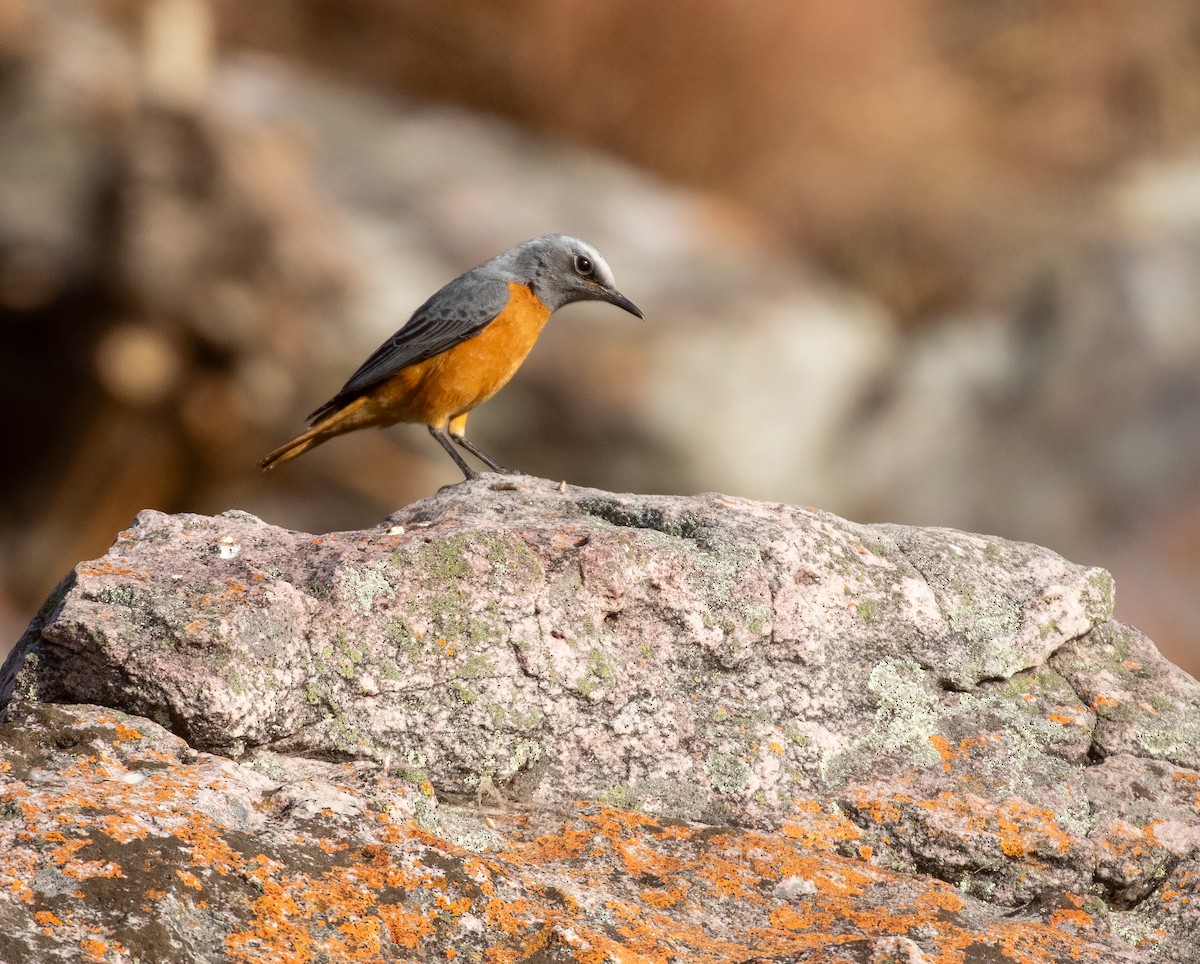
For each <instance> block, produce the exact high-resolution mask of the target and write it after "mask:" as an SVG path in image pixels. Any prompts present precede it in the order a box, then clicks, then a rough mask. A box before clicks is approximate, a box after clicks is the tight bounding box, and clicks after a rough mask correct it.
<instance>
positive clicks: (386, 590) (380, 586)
mask: <svg viewBox="0 0 1200 964" xmlns="http://www.w3.org/2000/svg"><path fill="white" fill-rule="evenodd" d="M345 579H346V588H347V590H348V591H349V602H350V605H351V606H354V607H355V608H357V609H360V610H362V611H363V612H364V613H369V612H370V611H371V609H372V608H373V607H374V605H375V600H376V599H378V598H379V597H380V596H388V597H389V598H390V597H394V596H395V595H396V587H395V586H394V585H392V581H391V579H389V578H388V575H387V563H385V562H384V561H383V560H380V561H378V562H373V563H370V564H369V565H366V566H363V567H362V568H361V569H353V568H351V569H347V570H346V573H345Z"/></svg>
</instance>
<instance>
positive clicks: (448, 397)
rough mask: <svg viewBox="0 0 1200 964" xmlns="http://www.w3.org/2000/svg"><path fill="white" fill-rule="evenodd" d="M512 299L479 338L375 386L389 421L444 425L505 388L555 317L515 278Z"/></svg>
mask: <svg viewBox="0 0 1200 964" xmlns="http://www.w3.org/2000/svg"><path fill="white" fill-rule="evenodd" d="M508 289H509V292H510V293H511V296H510V298H509V301H508V305H507V306H506V307H505V308H504V310H503V311H501V312H500V314H498V315H497V316H496V317H495V319H493V320H492V321H491V322H490V323H489V324H488V326H487V327H486V328H484V329H483V331H481V332H480V333H479V334H478V335H476V336H475V337H474V338H468V339H467V340H466V341H464V342H462V344H459V345H455V346H454V347H453V348H451V349H449V350H448V351H444V352H442V353H441V354H440V355H435V356H434V357H433V358H430V359H428V360H426V361H423V362H420V363H419V364H417V365H412V366H410V367H409V368H406V369H404V371H402V372H398V373H397V374H396V375H395V376H394V377H393V378H391V379H389V380H388V381H387V382H385V383H384V384H383V385H381V386H380V387H379V389H378V390H377V391H375V392H372V395H373V396H374V398H373V402H374V405H373V406H372V407H374V408H376V409H377V410H386V413H387V416H388V421H391V422H420V423H423V424H425V425H435V426H437V427H439V428H444V427H445V426H446V423H447V422H449V421H450V419H452V418H454V417H455V416H457V415H462V414H463V413H465V412H469V411H470V410H471V409H473V408H474V407H475V406H476V405H479V404H480V403H481V402H486V401H487V400H488V399H489V398H491V397H492V396H493V395H495V394H496V392H498V391H500V389H501V388H503V387H504V386H505V385H506V384H507V383H508V380H509V379H510V378H512V377H513V375H514V374H515V373H516V371H517V369H518V368H520V367H521V362H523V361H524V360H525V356H526V355H528V354H529V350H530V349H531V348H533V343H534V342H535V341H537V337H538V335H540V334H541V332H542V328H544V327H545V325H546V321H547V319H549V317H550V309H549V308H547V307H546V305H544V304H543V303H542V301H541V300H540V299H539V298H538V297H537V295H535V294H534V293H533V292H532V291H531V290H530V289H529V288H528V287H527V286H526V285H522V284H517V283H516V282H509V285H508Z"/></svg>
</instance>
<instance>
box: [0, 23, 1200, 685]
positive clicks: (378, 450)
mask: <svg viewBox="0 0 1200 964" xmlns="http://www.w3.org/2000/svg"><path fill="white" fill-rule="evenodd" d="M636 165H640V169H639V167H638V166H636ZM545 231H566V232H569V233H574V234H578V235H580V236H582V237H585V238H587V239H588V240H590V241H592V242H593V243H595V244H596V245H597V246H598V247H599V248H600V250H601V251H602V252H604V253H605V255H606V256H607V257H608V260H609V261H610V263H611V264H612V266H613V268H614V271H615V272H616V275H617V279H618V282H619V284H620V286H621V288H622V290H624V291H625V292H626V293H627V294H629V296H630V297H631V298H633V299H634V300H635V301H636V302H637V303H638V304H639V305H640V306H641V307H642V308H643V309H644V310H645V311H646V315H647V319H648V320H647V321H646V322H637V321H636V320H633V319H630V318H628V317H627V316H624V315H621V314H620V313H618V312H614V311H612V310H611V309H606V308H605V307H604V306H597V305H591V306H574V307H572V308H570V309H568V310H566V311H564V312H563V313H562V314H561V315H560V316H556V318H555V320H554V323H552V324H551V325H550V326H549V327H548V329H547V331H546V333H545V334H544V335H543V338H542V339H541V341H540V342H539V345H538V347H537V349H536V350H535V351H534V353H533V355H532V356H531V357H530V359H529V361H528V362H527V363H526V365H525V366H524V367H523V368H522V370H521V373H520V374H519V376H518V377H517V378H516V379H515V380H514V382H513V384H512V385H510V386H509V388H508V389H506V390H505V392H503V393H501V395H499V396H498V397H497V398H496V399H495V400H493V401H492V402H491V403H489V404H488V406H486V407H485V408H483V409H481V410H479V412H478V413H477V414H475V415H474V416H473V417H472V420H471V427H472V436H473V437H474V438H475V439H476V440H477V441H479V442H480V444H481V445H482V446H483V448H484V449H485V450H488V451H494V452H495V453H496V455H497V456H498V457H499V458H500V459H501V460H502V461H505V462H508V463H509V464H515V465H518V466H520V467H522V468H523V469H525V470H526V471H529V472H532V473H536V474H539V475H544V476H549V477H552V478H568V479H570V480H571V481H574V482H579V483H582V484H588V485H595V486H600V487H606V488H612V489H618V490H622V489H624V490H636V491H668V492H693V491H699V490H713V489H721V490H726V491H731V492H734V493H736V494H738V495H743V496H747V497H753V498H773V499H778V500H781V501H791V502H805V503H813V504H819V505H821V506H823V507H825V508H828V509H831V510H833V511H836V512H839V513H842V514H845V515H849V516H851V517H854V518H859V519H863V520H867V519H889V520H892V521H896V522H906V523H918V524H939V525H947V526H955V527H961V528H966V529H975V530H982V531H988V532H994V533H998V534H1001V535H1004V536H1008V537H1011V538H1018V539H1027V540H1031V541H1036V542H1039V543H1042V544H1045V545H1049V546H1051V547H1053V548H1055V549H1058V550H1059V551H1061V552H1063V553H1064V554H1066V555H1068V556H1070V557H1071V558H1073V559H1075V560H1077V561H1080V562H1084V563H1088V564H1097V565H1103V566H1106V567H1108V568H1109V569H1111V570H1112V571H1113V572H1114V574H1115V575H1116V577H1117V586H1118V614H1119V615H1120V617H1121V618H1123V619H1125V620H1127V621H1130V622H1132V623H1134V624H1136V625H1138V626H1139V627H1141V628H1142V629H1143V630H1145V631H1146V632H1147V633H1148V634H1149V635H1150V636H1152V637H1153V638H1154V639H1156V640H1157V641H1159V643H1160V645H1161V646H1162V648H1163V649H1164V651H1165V652H1167V653H1168V654H1169V655H1170V656H1171V657H1172V658H1174V659H1175V660H1176V661H1178V662H1180V663H1181V664H1182V665H1184V666H1185V668H1188V669H1190V670H1191V672H1193V673H1194V674H1195V673H1197V672H1200V591H1198V590H1200V431H1197V426H1198V425H1200V270H1198V269H1200V9H1197V8H1195V5H1194V4H1191V3H1188V2H1184V0H1163V2H1161V3H1159V4H1156V5H1154V6H1153V7H1152V8H1146V7H1136V8H1135V7H1130V6H1129V5H1127V4H1122V3H1118V2H1116V0H1102V2H1100V3H1099V7H1097V5H1096V4H1090V5H1081V4H1069V3H1061V2H1060V3H1054V4H1026V3H1007V4H999V5H991V4H989V5H971V6H969V7H963V6H962V5H961V4H953V3H949V2H945V0H943V2H935V0H902V2H899V3H894V4H889V5H887V6H886V8H884V9H881V8H880V7H879V5H876V4H867V3H864V2H858V3H854V2H851V3H846V2H836V3H835V2H832V0H830V2H825V3H817V4H804V5H794V4H790V3H783V2H775V3H766V4H757V5H749V6H746V5H733V4H726V3H717V2H713V0H708V2H702V3H699V4H696V5H694V7H693V8H692V9H691V11H690V13H689V15H688V17H686V18H681V17H680V16H679V14H678V8H676V7H674V6H672V5H667V4H644V3H633V2H631V0H601V2H598V3H593V4H589V5H588V6H587V7H586V9H585V8H583V7H578V6H574V5H563V4H559V3H555V2H553V0H527V2H524V3H521V4H517V5H516V6H512V5H509V6H506V7H504V9H503V10H500V9H499V8H496V7H494V5H492V4H486V3H482V2H480V0H468V2H465V3H459V4H454V5H450V6H447V5H445V4H440V3H433V2H430V0H407V2H395V0H341V2H337V3H333V2H328V0H290V2H288V3H280V2H278V0H259V2H256V3H255V4H238V3H231V2H225V0H217V2H213V3H205V2H204V0H146V2H134V0H103V2H100V0H97V2H92V3H87V2H84V0H75V2H71V0H39V2H37V3H32V2H26V0H0V325H2V326H3V327H2V328H0V333H2V335H0V337H3V339H4V346H5V347H4V350H3V354H2V355H0V363H2V364H3V366H4V367H3V373H4V377H3V378H2V379H0V391H2V392H4V393H5V395H6V397H5V399H4V410H5V411H6V412H8V413H9V420H8V422H7V440H6V447H7V450H8V451H9V452H10V453H11V455H12V458H11V459H10V463H9V464H10V465H11V466H12V468H11V469H10V471H9V472H8V473H6V475H5V478H4V499H3V516H2V518H0V524H2V525H3V526H4V535H5V538H4V543H3V552H2V554H0V582H2V585H0V606H2V607H3V612H4V620H3V627H2V628H3V630H4V634H3V637H2V639H3V641H5V642H7V641H11V640H15V638H16V636H17V635H18V634H19V631H20V629H21V628H22V627H23V625H24V623H25V622H26V621H27V619H28V617H29V616H30V615H31V614H32V611H33V609H34V608H36V606H37V605H38V604H39V602H40V601H41V599H42V598H44V596H45V594H46V593H47V592H48V591H49V589H50V588H51V587H52V586H53V584H54V583H55V582H56V581H57V580H58V578H60V577H61V576H62V575H63V573H65V572H66V571H67V569H68V568H69V567H70V566H71V565H72V564H73V563H74V562H75V561H77V560H79V559H83V558H88V557H91V556H94V555H96V554H98V553H100V552H102V551H103V549H104V548H105V547H107V546H108V545H109V544H110V543H111V539H112V535H113V533H114V532H116V531H118V530H120V529H121V528H123V527H124V526H125V525H126V524H127V523H128V521H129V520H130V519H131V518H132V516H133V514H134V512H135V511H136V510H138V509H140V508H142V507H145V506H152V507H155V508H159V509H163V510H167V511H172V510H180V509H187V510H192V511H199V512H213V511H219V510H222V509H225V508H229V507H232V506H237V507H240V508H245V509H248V510H249V511H252V512H255V513H257V514H260V515H262V516H264V517H265V518H267V519H269V520H271V521H272V522H276V523H280V524H284V525H288V526H291V527H294V528H300V529H305V530H308V531H325V530H330V529H336V528H348V527H352V526H353V527H358V526H364V525H368V524H370V523H372V522H374V521H376V520H378V519H380V518H382V517H383V516H384V515H385V514H386V513H387V512H389V511H391V510H392V509H394V508H396V507H397V506H399V505H401V504H403V503H405V502H408V501H410V500H412V499H414V498H417V497H419V496H422V495H425V494H428V493H429V492H430V491H431V490H432V489H434V488H436V487H437V486H439V485H442V484H445V483H447V482H453V481H455V479H456V477H457V474H458V473H457V470H455V468H454V466H453V465H452V464H451V463H450V461H449V460H448V459H447V458H446V457H445V455H444V453H442V452H441V450H440V449H439V448H438V447H437V446H436V445H434V444H433V443H432V442H431V440H430V439H429V438H428V436H427V435H426V433H425V432H423V431H422V430H420V429H418V428H411V427H401V428H397V429H394V430H390V431H387V432H364V433H359V434H357V435H353V436H349V437H346V438H343V439H338V440H336V441H334V442H332V443H330V444H329V445H327V446H324V447H322V448H320V449H318V450H316V451H315V452H313V453H312V454H311V455H308V456H306V457H305V458H304V459H303V460H301V461H299V462H297V463H294V464H292V465H288V466H286V467H284V468H282V469H280V470H279V471H277V472H273V473H271V474H270V475H266V476H263V475H260V474H259V473H258V472H257V469H256V467H255V463H256V460H257V458H258V457H259V456H261V454H263V452H265V451H266V450H268V449H269V448H272V447H274V446H275V445H277V444H279V443H280V442H282V441H284V440H286V439H287V438H289V437H290V436H291V435H292V434H294V432H295V431H297V430H299V429H300V428H301V426H302V424H303V416H304V415H305V414H306V413H307V412H308V411H310V410H312V409H313V408H315V407H316V406H317V405H318V404H320V403H321V402H323V401H324V400H325V399H326V398H327V397H329V395H331V394H332V393H333V392H334V391H336V389H337V388H338V387H339V386H340V385H341V384H342V382H343V381H344V379H345V378H346V377H347V376H348V375H349V373H350V372H351V371H352V370H353V369H354V367H355V366H356V365H357V364H358V363H359V362H360V361H361V360H362V359H363V358H364V357H365V356H366V355H367V354H368V353H369V352H370V351H371V350H372V349H373V348H374V347H375V346H376V345H377V344H378V343H379V342H380V341H381V340H382V339H383V338H385V337H386V336H387V335H388V334H390V333H391V332H392V331H393V330H394V329H395V328H396V327H397V326H398V325H399V324H400V323H401V322H402V321H403V320H404V319H405V318H406V317H407V315H408V314H409V313H410V312H411V311H412V309H413V308H414V307H415V306H416V305H417V304H419V303H420V302H421V301H422V300H423V299H424V298H425V297H427V296H428V295H429V294H430V293H432V291H434V290H435V289H436V288H437V287H438V286H440V285H441V284H442V283H444V282H445V281H447V280H449V279H450V278H451V277H453V276H454V275H456V274H458V273H459V272H461V271H463V270H465V269H466V268H469V267H471V266H472V265H474V264H475V263H477V262H479V261H481V260H483V259H485V258H488V257H490V256H492V255H493V254H495V253H497V252H499V251H501V250H503V249H504V248H507V247H509V246H510V245H511V244H514V243H516V242H518V241H521V240H523V239H525V238H527V237H531V236H533V235H535V234H539V233H542V232H545Z"/></svg>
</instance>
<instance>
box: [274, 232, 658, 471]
mask: <svg viewBox="0 0 1200 964" xmlns="http://www.w3.org/2000/svg"><path fill="white" fill-rule="evenodd" d="M577 301H606V302H608V303H609V304H612V305H616V306H617V307H618V308H623V309H624V310H625V311H628V312H629V313H630V314H632V315H635V316H636V317H638V318H644V317H645V316H644V315H643V314H642V311H641V309H640V308H638V306H637V305H635V304H634V303H633V302H632V301H630V300H629V299H628V298H626V297H625V296H624V295H623V294H621V292H620V291H618V290H617V288H616V283H615V281H614V280H613V273H612V269H611V268H609V266H608V262H607V261H605V260H604V258H603V257H601V255H600V252H598V251H597V250H596V249H595V248H594V247H592V246H591V245H590V244H588V243H587V242H586V241H581V240H580V239H579V238H574V237H571V236H569V235H565V234H544V235H541V236H540V237H536V238H532V239H531V240H529V241H525V242H522V243H521V244H518V245H517V246H516V247H514V248H510V249H509V250H508V251H505V252H504V253H503V254H500V255H497V256H496V257H495V258H492V259H491V260H490V261H485V262H484V263H483V264H480V265H477V266H476V267H474V268H472V269H471V270H470V271H467V272H466V273H465V274H462V275H459V276H458V277H457V278H455V279H454V280H453V281H451V282H450V283H449V284H447V285H445V286H444V287H443V288H441V289H440V290H439V291H437V292H436V293H435V294H434V295H433V296H431V297H430V298H429V300H428V301H426V302H425V303H424V304H423V305H421V307H419V308H418V309H417V310H416V311H414V312H413V314H412V317H410V318H409V319H408V321H407V322H406V323H405V324H404V325H403V326H402V327H401V328H400V329H399V330H398V331H397V332H396V333H395V334H393V335H392V336H391V337H390V338H388V339H387V341H385V342H384V343H383V344H382V345H380V346H379V347H378V348H377V349H376V350H375V352H374V353H373V354H372V355H371V356H370V357H369V358H368V359H367V360H366V361H365V362H363V363H362V365H361V366H360V367H359V368H358V370H357V371H356V372H355V373H354V374H353V375H351V376H350V379H349V380H348V381H347V382H346V384H345V385H343V386H342V388H341V390H340V391H339V392H338V393H337V394H336V395H334V396H333V398H331V399H329V401H327V402H326V403H325V404H324V405H322V406H321V407H320V408H318V409H317V410H316V411H314V412H313V413H312V414H311V415H309V416H308V420H307V421H308V422H309V424H310V428H309V429H308V430H307V431H306V432H303V433H301V434H300V435H297V436H296V437H295V438H294V439H292V440H291V441H290V442H288V443H287V444H285V445H282V446H280V447H279V448H277V449H275V451H273V452H271V453H270V454H269V455H267V456H266V457H265V458H263V459H262V461H261V462H259V466H260V467H261V468H262V469H264V470H267V469H271V468H273V467H274V466H276V465H279V464H280V463H282V462H287V461H289V460H290V459H294V458H296V457H297V456H299V455H303V454H304V453H305V452H307V451H309V450H310V449H312V448H315V447H316V446H318V445H320V444H322V443H323V442H327V441H328V440H329V439H331V438H334V437H335V436H338V435H344V434H345V433H347V432H354V431H357V430H358V429H362V428H372V427H375V428H386V427H387V426H390V425H395V424H397V423H399V422H409V423H416V424H423V425H425V426H426V428H428V429H429V434H430V435H432V436H433V437H434V438H435V439H437V441H438V442H439V443H440V444H441V446H442V448H443V449H445V450H446V452H447V453H448V454H449V456H450V457H451V458H452V459H454V462H455V464H456V465H457V466H458V468H459V469H460V470H461V471H462V473H463V478H464V480H470V479H474V478H477V477H478V476H479V473H478V472H476V471H475V469H473V468H472V467H471V466H470V465H469V464H468V463H467V461H466V459H464V458H463V456H462V455H461V454H459V452H458V451H457V450H456V449H455V447H454V446H455V445H456V444H457V445H459V446H461V447H462V448H463V449H464V450H466V451H467V452H469V453H471V454H472V455H474V456H475V457H476V458H477V459H479V460H480V461H481V462H483V463H484V464H485V465H487V466H488V468H490V469H491V470H492V471H494V472H500V473H507V474H512V470H510V469H506V468H504V467H503V466H502V465H500V464H499V463H498V462H496V460H495V459H493V458H492V457H491V456H489V455H487V454H486V453H484V452H483V451H481V450H480V449H479V447H478V446H476V445H475V444H474V443H472V442H470V441H469V440H468V439H467V436H466V428H467V416H468V415H469V414H470V413H471V411H472V410H473V409H474V408H475V407H476V406H478V405H480V404H482V403H483V402H486V401H487V400H488V399H489V398H491V397H492V396H493V395H495V394H496V392H498V391H499V390H500V389H501V388H503V387H504V386H505V385H506V384H507V383H508V381H509V379H511V378H512V377H513V375H514V374H516V371H517V369H518V368H519V367H520V366H521V363H522V362H523V361H524V360H525V357H526V356H527V355H528V354H529V351H530V349H532V348H533V344H534V342H535V341H537V337H538V335H540V334H541V332H542V328H543V327H544V326H545V324H546V322H547V321H548V320H549V318H550V315H551V314H553V313H554V312H555V311H556V310H558V309H559V308H561V307H563V306H564V305H569V304H572V303H574V302H577Z"/></svg>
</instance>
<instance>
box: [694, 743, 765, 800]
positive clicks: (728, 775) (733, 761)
mask: <svg viewBox="0 0 1200 964" xmlns="http://www.w3.org/2000/svg"><path fill="white" fill-rule="evenodd" d="M704 772H705V774H707V776H708V785H709V786H710V787H712V789H713V790H715V791H716V792H717V793H730V794H736V793H741V792H743V791H744V790H745V789H746V788H747V787H749V786H750V778H751V776H753V771H752V770H751V769H750V764H749V763H747V762H746V759H745V756H744V754H743V753H741V752H739V751H738V749H736V748H734V749H728V750H710V751H709V753H708V756H706V757H705V759H704Z"/></svg>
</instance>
